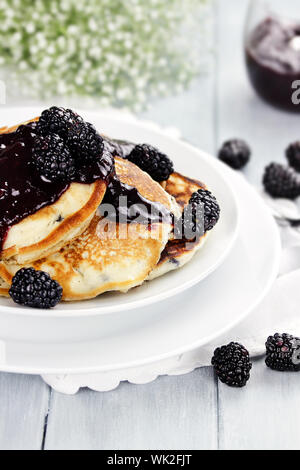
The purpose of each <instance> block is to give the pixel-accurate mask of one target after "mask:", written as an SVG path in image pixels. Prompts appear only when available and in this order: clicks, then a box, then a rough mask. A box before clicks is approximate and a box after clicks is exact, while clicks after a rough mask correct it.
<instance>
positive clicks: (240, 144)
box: [219, 139, 251, 170]
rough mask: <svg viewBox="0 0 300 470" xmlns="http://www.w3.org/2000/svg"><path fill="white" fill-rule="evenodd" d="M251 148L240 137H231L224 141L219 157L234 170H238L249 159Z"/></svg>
mask: <svg viewBox="0 0 300 470" xmlns="http://www.w3.org/2000/svg"><path fill="white" fill-rule="evenodd" d="M250 156H251V149H250V147H249V145H248V144H247V143H246V142H245V141H244V140H241V139H232V140H228V141H227V142H225V143H224V144H223V146H222V148H221V149H220V151H219V159H220V160H222V161H223V162H224V163H226V164H227V165H229V166H230V167H231V168H233V169H234V170H240V169H241V168H243V167H244V166H245V165H246V164H247V163H248V161H249V159H250Z"/></svg>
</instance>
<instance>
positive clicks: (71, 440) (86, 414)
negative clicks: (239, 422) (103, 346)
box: [45, 368, 217, 450]
mask: <svg viewBox="0 0 300 470" xmlns="http://www.w3.org/2000/svg"><path fill="white" fill-rule="evenodd" d="M216 398H217V397H216V387H215V381H214V378H213V375H212V369H211V368H204V369H201V370H198V371H194V372H193V373H191V374H188V375H183V376H177V377H176V376H175V377H161V378H159V379H158V380H156V381H155V382H153V383H150V384H147V385H132V384H129V383H123V384H121V385H120V387H119V388H117V389H116V390H115V391H112V392H104V393H99V392H98V393H96V392H92V391H90V390H82V391H80V392H79V393H78V394H77V395H75V396H72V397H68V396H64V395H61V394H58V393H54V394H53V401H52V406H51V411H50V414H49V420H48V431H47V436H46V446H45V448H46V449H50V450H51V449H84V450H89V449H116V450H118V449H212V448H216V446H217V433H216V428H217V407H216Z"/></svg>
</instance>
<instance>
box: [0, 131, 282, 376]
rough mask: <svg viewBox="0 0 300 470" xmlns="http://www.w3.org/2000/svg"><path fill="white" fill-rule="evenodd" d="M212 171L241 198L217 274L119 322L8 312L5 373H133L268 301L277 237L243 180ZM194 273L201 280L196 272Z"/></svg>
mask: <svg viewBox="0 0 300 470" xmlns="http://www.w3.org/2000/svg"><path fill="white" fill-rule="evenodd" d="M144 132H145V134H143V135H147V136H148V138H147V139H146V138H143V139H141V140H145V141H146V140H148V141H150V142H154V143H156V144H157V145H158V143H157V141H156V140H155V137H156V138H158V137H157V135H158V133H157V132H152V131H151V132H152V133H153V138H152V137H151V135H152V133H151V135H150V134H149V133H150V130H149V129H145V130H144ZM167 141H168V142H169V141H170V142H172V145H171V144H170V150H172V149H175V148H177V145H178V146H180V145H181V143H179V142H176V141H173V140H172V139H169V138H166V142H167ZM181 148H182V149H184V151H185V154H184V155H185V159H184V160H186V159H187V155H188V154H189V153H190V152H191V153H193V154H194V153H195V155H197V156H198V157H197V158H198V159H199V161H202V157H203V159H204V160H205V161H206V159H207V158H208V157H207V156H205V155H203V154H202V152H199V151H197V150H196V149H193V148H192V147H190V146H188V145H185V144H183V147H181ZM164 149H165V150H166V151H168V148H166V147H164ZM169 153H171V154H172V152H169ZM195 164H197V159H195ZM210 169H211V173H210V175H213V174H214V173H215V172H218V173H223V174H224V175H226V178H227V180H228V181H229V186H230V187H231V188H232V189H233V191H234V192H235V194H237V195H238V205H239V210H240V215H241V217H240V230H239V235H238V237H237V240H236V243H235V244H234V247H233V250H232V251H231V253H230V254H229V256H228V258H227V259H226V260H225V262H224V263H223V264H222V266H220V267H219V268H218V270H216V271H215V272H214V273H212V274H211V275H210V276H209V277H207V278H206V279H204V280H202V282H201V283H199V284H198V285H196V286H193V287H191V288H190V289H189V290H186V291H185V292H181V293H180V294H179V295H176V296H173V297H172V298H169V299H165V300H163V301H161V302H159V303H155V304H153V305H145V306H144V307H143V308H135V309H131V308H130V309H129V310H126V312H125V311H123V312H115V313H114V315H89V314H88V312H86V313H87V314H86V316H84V317H82V316H69V317H68V316H66V315H61V316H57V315H53V316H52V317H51V316H50V315H49V314H48V315H47V316H45V317H42V316H34V315H30V310H26V311H27V312H28V314H26V315H19V313H18V312H17V314H16V313H15V312H12V311H11V310H10V309H5V308H3V309H1V311H0V332H1V340H2V341H1V342H0V369H1V370H5V371H10V372H23V373H33V374H34V373H36V374H80V373H91V372H98V371H111V370H121V369H124V368H129V367H136V366H140V365H143V364H149V363H152V362H155V361H160V360H163V359H166V358H168V357H173V356H175V355H178V354H182V353H184V352H186V351H189V350H193V349H195V348H197V347H199V346H201V345H205V344H207V343H208V342H210V341H211V340H213V339H214V338H216V337H218V336H219V335H221V334H223V333H225V332H226V331H227V330H229V329H231V328H232V327H233V326H235V325H236V324H237V323H239V322H240V321H241V320H242V319H244V318H245V317H246V316H247V315H248V314H249V313H250V312H251V311H252V310H253V308H254V307H255V306H256V305H257V304H258V303H259V302H260V301H261V300H262V298H263V297H264V296H265V295H266V294H267V292H268V290H269V289H270V287H271V285H272V283H273V282H274V280H275V277H276V275H277V273H278V267H279V259H280V252H281V249H280V239H279V234H278V230H277V227H276V224H275V222H274V221H273V218H272V217H271V215H270V213H269V211H268V209H267V208H266V206H265V205H264V203H263V202H262V200H261V199H260V197H259V196H258V195H257V193H256V192H255V190H254V189H253V188H252V187H250V185H248V184H247V183H246V182H245V180H244V179H243V178H241V177H240V176H239V175H236V174H234V172H232V171H231V170H229V169H228V168H227V167H225V166H224V165H222V164H221V163H220V162H218V161H217V160H215V159H212V158H211V160H210ZM180 170H181V169H180ZM181 171H184V168H183V170H181ZM195 176H196V174H195ZM217 191H218V188H216V192H217ZM217 242H218V238H216V240H215V241H213V236H212V237H210V240H209V243H212V244H214V248H215V249H218V247H217ZM204 253H205V250H202V251H201V252H200V254H199V255H200V258H201V256H202V254H203V256H204ZM191 264H192V263H190V265H191ZM190 265H187V266H186V267H184V268H182V270H179V271H178V272H174V273H171V274H169V275H168V276H167V277H169V279H170V281H168V282H171V283H172V282H173V281H172V278H174V277H175V276H176V275H178V273H180V275H181V276H182V279H183V280H184V279H185V276H188V275H190V274H189V271H188V270H189V269H190V268H189V266H190ZM193 272H194V274H195V275H197V269H196V268H193ZM185 273H187V274H185ZM165 279H166V278H165ZM162 280H163V279H162ZM191 283H193V281H191ZM179 290H180V288H179ZM173 293H174V292H173ZM125 378H126V377H125Z"/></svg>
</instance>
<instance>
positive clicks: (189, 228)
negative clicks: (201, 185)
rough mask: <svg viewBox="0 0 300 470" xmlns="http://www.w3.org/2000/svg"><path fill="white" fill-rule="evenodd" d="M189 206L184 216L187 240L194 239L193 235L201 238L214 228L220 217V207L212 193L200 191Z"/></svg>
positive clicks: (192, 198)
mask: <svg viewBox="0 0 300 470" xmlns="http://www.w3.org/2000/svg"><path fill="white" fill-rule="evenodd" d="M188 206H189V207H188V208H185V210H184V212H183V214H182V222H183V233H184V234H185V236H186V237H187V238H190V239H191V238H194V237H193V236H191V235H193V234H195V236H196V237H198V238H199V237H200V236H201V235H203V234H204V233H206V232H208V231H209V230H212V229H213V228H214V226H215V225H216V223H217V222H218V220H219V217H220V206H219V204H218V202H217V200H216V198H215V197H214V196H213V194H212V193H211V192H210V191H207V190H206V189H198V191H197V192H195V193H193V194H192V197H191V198H190V200H189V204H188ZM199 207H200V210H199Z"/></svg>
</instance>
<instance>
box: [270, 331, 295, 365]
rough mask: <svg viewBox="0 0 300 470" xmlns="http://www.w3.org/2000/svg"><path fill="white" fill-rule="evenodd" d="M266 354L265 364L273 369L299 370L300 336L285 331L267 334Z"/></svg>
mask: <svg viewBox="0 0 300 470" xmlns="http://www.w3.org/2000/svg"><path fill="white" fill-rule="evenodd" d="M266 354H267V356H266V365H267V366H268V367H270V368H271V369H273V370H277V371H280V372H284V371H299V370H300V338H296V337H294V336H292V335H289V334H287V333H283V334H279V333H276V334H275V335H274V336H269V338H268V339H267V342H266ZM297 362H298V364H297Z"/></svg>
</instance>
